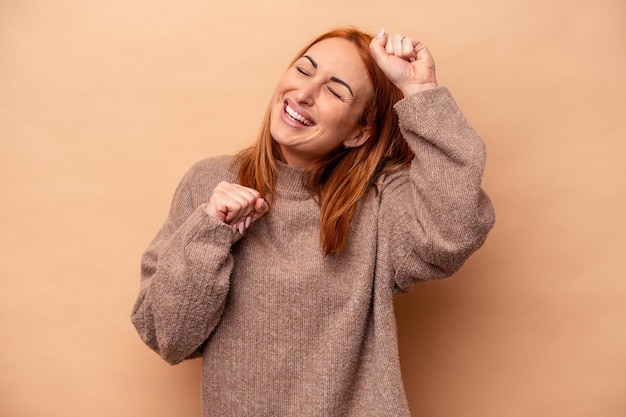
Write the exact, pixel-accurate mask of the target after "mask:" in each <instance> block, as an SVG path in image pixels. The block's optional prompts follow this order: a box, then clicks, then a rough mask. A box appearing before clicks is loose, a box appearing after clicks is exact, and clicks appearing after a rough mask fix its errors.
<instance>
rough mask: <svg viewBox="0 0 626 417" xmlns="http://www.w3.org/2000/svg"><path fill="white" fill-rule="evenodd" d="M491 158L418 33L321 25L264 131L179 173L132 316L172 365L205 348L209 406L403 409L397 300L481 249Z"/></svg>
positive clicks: (293, 410)
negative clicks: (233, 151) (323, 29)
mask: <svg viewBox="0 0 626 417" xmlns="http://www.w3.org/2000/svg"><path fill="white" fill-rule="evenodd" d="M484 163H485V149H484V145H483V143H482V141H481V140H480V138H479V137H478V135H477V134H476V133H475V132H474V130H473V129H472V128H471V126H470V125H469V124H468V122H467V121H466V120H465V118H464V117H463V115H462V114H461V112H460V110H459V109H458V107H457V105H456V104H455V102H454V100H453V98H452V97H451V95H450V93H449V92H448V90H447V89H445V88H443V87H438V86H437V81H436V77H435V68H434V62H433V59H432V57H431V55H430V53H429V52H428V50H427V49H426V48H425V47H424V46H423V45H422V44H421V43H420V42H417V41H414V40H413V39H410V38H408V37H404V36H401V35H388V34H386V33H385V32H384V30H383V31H381V33H379V35H378V36H376V37H375V38H372V36H370V35H368V34H365V33H363V32H360V31H358V30H355V29H351V28H349V29H340V30H334V31H331V32H328V33H325V34H323V35H321V36H320V37H319V38H317V39H315V40H314V41H313V42H311V43H310V44H309V45H307V46H306V47H305V48H304V49H303V50H302V52H301V53H299V54H298V55H297V56H296V59H295V60H294V61H293V63H292V64H291V65H290V66H289V68H288V69H287V70H286V71H285V73H284V75H283V77H282V78H281V80H280V81H279V83H278V85H277V87H276V90H275V92H274V95H273V97H272V99H271V102H270V105H269V107H268V111H267V115H266V119H265V122H264V124H263V126H262V129H261V132H260V135H259V138H258V140H257V142H256V143H255V144H254V145H253V146H252V147H251V148H249V149H246V150H244V151H242V152H241V153H239V154H238V155H236V156H221V157H212V158H208V159H205V160H203V161H200V162H199V163H197V164H196V165H195V166H193V167H192V168H191V169H190V171H189V172H188V173H187V174H186V175H185V177H184V178H183V179H182V181H181V183H180V185H179V186H178V188H177V190H176V193H175V195H174V198H173V202H172V205H171V209H170V213H169V216H168V218H167V220H166V221H165V224H164V225H163V227H162V228H161V230H160V231H159V232H158V234H157V235H156V237H155V238H154V240H153V242H152V243H151V244H150V246H149V247H148V249H147V250H146V252H145V254H144V255H143V258H142V269H141V272H142V279H141V290H140V293H139V297H138V299H137V302H136V304H135V307H134V309H133V313H132V320H133V323H134V325H135V327H136V328H137V331H138V332H139V334H140V336H141V338H142V339H143V340H144V342H145V343H146V344H147V345H148V346H150V347H151V348H152V349H153V350H155V351H156V352H157V353H159V355H161V357H163V358H164V359H165V360H166V361H168V362H169V363H172V364H175V363H178V362H180V361H182V360H185V359H189V358H194V357H198V356H202V358H203V375H202V394H203V415H204V416H205V417H209V416H220V417H223V416H255V417H261V416H298V417H301V416H316V417H319V416H329V417H330V416H337V417H350V416H354V417H357V416H358V417H363V416H376V417H381V416H408V415H409V411H408V406H407V403H406V399H405V395H404V390H403V384H402V379H401V375H400V364H399V360H398V350H397V341H396V324H395V317H394V311H393V296H394V294H397V293H401V292H406V291H408V290H410V288H411V287H412V285H413V284H415V283H416V282H419V281H422V280H429V279H438V278H444V277H447V276H449V275H451V274H453V273H454V272H456V271H457V270H458V269H459V268H460V267H461V265H462V264H463V262H464V261H465V260H466V259H467V258H468V256H470V254H471V253H473V252H474V251H475V250H476V249H477V248H479V247H480V246H481V245H482V243H483V241H484V240H485V238H486V235H487V233H488V231H489V230H490V228H491V227H492V225H493V222H494V212H493V209H492V206H491V204H490V201H489V199H488V198H487V196H486V195H485V194H484V193H483V191H482V190H481V187H480V183H481V178H482V172H483V168H484Z"/></svg>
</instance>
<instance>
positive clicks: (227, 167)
mask: <svg viewBox="0 0 626 417" xmlns="http://www.w3.org/2000/svg"><path fill="white" fill-rule="evenodd" d="M237 168H238V167H237V159H236V158H235V156H232V155H220V156H211V157H208V158H204V159H201V160H199V161H198V162H196V163H195V164H193V165H192V166H191V168H189V170H188V171H187V173H186V174H185V176H184V178H183V182H220V181H228V182H235V181H236V180H237Z"/></svg>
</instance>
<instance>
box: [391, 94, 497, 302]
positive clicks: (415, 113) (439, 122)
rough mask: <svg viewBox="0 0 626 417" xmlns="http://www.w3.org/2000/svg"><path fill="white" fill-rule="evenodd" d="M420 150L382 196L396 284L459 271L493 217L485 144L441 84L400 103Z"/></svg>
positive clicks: (405, 287) (405, 286) (409, 137)
mask: <svg viewBox="0 0 626 417" xmlns="http://www.w3.org/2000/svg"><path fill="white" fill-rule="evenodd" d="M395 109H396V112H397V113H398V119H399V124H400V129H401V131H402V134H403V136H404V138H405V140H406V141H407V143H408V144H409V146H410V147H411V149H412V150H413V152H414V153H415V158H414V160H413V161H412V163H411V167H410V168H409V169H405V170H400V171H397V172H394V173H392V174H391V175H389V176H388V178H387V179H386V180H385V182H384V184H383V190H382V193H381V213H382V216H381V223H382V224H381V225H380V228H379V230H380V233H381V236H382V238H383V245H385V250H386V252H388V253H389V254H390V257H389V259H390V262H391V265H390V266H391V268H392V270H393V276H394V281H395V282H394V283H393V284H394V285H395V286H396V287H397V289H398V290H399V291H401V292H405V291H409V290H410V289H411V287H412V285H413V284H414V283H416V282H417V281H419V280H428V279H438V278H445V277H447V276H450V275H452V274H454V273H455V272H456V271H457V270H458V269H459V268H461V266H462V265H463V263H464V262H465V260H466V259H467V258H468V257H469V256H470V255H471V254H472V253H473V252H474V251H475V250H477V249H478V248H479V247H480V246H481V245H482V244H483V242H484V240H485V238H486V236H487V233H488V232H489V230H490V229H491V227H492V226H493V224H494V221H495V213H494V210H493V207H492V204H491V202H490V200H489V198H488V197H487V195H486V194H485V193H484V192H483V190H482V189H481V180H482V174H483V170H484V166H485V159H486V154H485V146H484V143H483V142H482V140H481V139H480V137H479V136H478V135H477V134H476V132H475V131H474V130H473V129H472V127H471V126H470V125H469V123H468V122H467V120H466V119H465V117H464V116H463V114H462V113H461V111H460V110H459V108H458V107H457V105H456V103H455V101H454V99H453V98H452V96H451V94H450V92H449V91H448V90H447V89H446V88H444V87H439V88H436V89H433V90H428V91H425V92H422V93H420V94H417V95H414V96H411V97H408V98H405V99H403V100H401V101H400V102H398V103H397V104H396V106H395Z"/></svg>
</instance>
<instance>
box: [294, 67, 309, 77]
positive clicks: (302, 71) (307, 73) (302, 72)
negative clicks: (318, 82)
mask: <svg viewBox="0 0 626 417" xmlns="http://www.w3.org/2000/svg"><path fill="white" fill-rule="evenodd" d="M296 69H297V70H298V72H299V73H300V74H302V75H306V76H307V77H310V76H311V73H310V72H308V71H307V70H305V69H304V68H302V67H296Z"/></svg>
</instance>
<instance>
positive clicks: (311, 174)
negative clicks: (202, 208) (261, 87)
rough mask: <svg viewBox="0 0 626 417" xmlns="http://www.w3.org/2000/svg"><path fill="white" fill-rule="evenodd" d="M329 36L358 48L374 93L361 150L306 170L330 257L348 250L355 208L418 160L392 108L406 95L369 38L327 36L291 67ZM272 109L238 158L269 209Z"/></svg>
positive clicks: (245, 180)
mask: <svg viewBox="0 0 626 417" xmlns="http://www.w3.org/2000/svg"><path fill="white" fill-rule="evenodd" d="M328 38H342V39H345V40H348V41H350V42H351V43H352V44H353V45H354V46H355V47H356V49H357V51H358V52H359V55H360V57H361V61H362V62H363V64H364V66H365V68H366V70H367V73H368V76H369V79H370V82H371V83H372V86H373V91H374V93H373V95H372V97H370V99H369V101H368V102H367V104H366V105H365V108H364V110H363V113H362V114H361V116H360V117H359V123H360V124H361V125H362V126H369V127H370V129H371V130H370V137H369V139H368V140H367V141H366V142H365V143H364V144H363V145H361V146H360V147H357V148H345V147H343V146H340V147H338V148H337V149H335V150H334V151H331V152H330V153H328V154H327V155H325V156H323V157H322V158H320V159H319V160H317V161H316V162H315V163H314V164H313V166H312V167H311V168H309V169H307V171H306V173H305V175H304V177H303V181H304V184H305V186H306V187H307V188H308V189H309V190H311V192H312V193H313V195H314V196H315V197H316V200H317V202H318V204H319V205H320V243H321V247H322V250H323V251H324V253H325V254H326V255H328V254H331V253H340V252H341V251H343V249H344V248H345V247H346V244H347V243H348V234H349V233H348V230H349V225H350V221H351V220H352V218H353V217H354V213H355V210H356V206H357V204H358V202H359V201H360V199H361V198H363V196H365V195H366V194H367V192H368V191H370V189H372V187H374V188H375V187H376V182H377V180H378V179H379V177H380V176H381V175H383V174H385V173H387V172H389V171H392V170H395V169H398V168H400V167H403V166H408V165H409V164H410V163H411V160H412V159H413V156H414V155H413V152H412V151H411V149H410V148H409V146H408V145H407V143H406V141H405V140H404V138H403V137H402V135H401V133H400V129H399V126H398V120H397V115H396V113H395V111H394V109H393V105H394V104H395V103H396V102H397V101H398V100H400V99H401V98H402V97H403V96H402V93H401V92H400V90H399V89H398V88H397V87H396V86H395V85H393V83H391V81H389V79H387V77H386V76H385V75H384V74H383V72H382V71H381V70H380V68H378V65H377V64H376V62H375V61H374V59H373V58H372V56H371V53H370V49H369V44H370V42H371V41H372V38H373V37H372V36H371V35H369V34H367V33H364V32H362V31H360V30H358V29H355V28H351V27H350V28H341V29H335V30H332V31H329V32H326V33H324V34H322V35H320V36H319V37H317V38H316V39H314V40H313V41H312V42H310V43H309V44H308V45H307V46H305V47H304V48H303V49H302V50H301V51H300V52H299V53H298V55H296V58H295V59H294V60H293V61H292V64H293V62H295V61H296V60H297V59H298V58H300V57H301V56H303V55H304V53H305V52H306V51H307V50H308V49H309V48H310V47H311V46H313V45H315V44H316V43H318V42H320V41H322V40H324V39H328ZM270 108H271V107H270V106H268V109H267V112H266V114H265V118H264V120H263V124H262V125H261V129H260V132H259V137H258V140H257V141H256V143H255V144H254V145H253V146H251V147H250V148H248V149H245V150H243V151H241V152H240V153H239V154H238V155H237V156H238V162H239V164H240V165H239V181H240V183H241V184H242V185H244V186H246V187H250V188H254V189H256V190H257V191H259V192H260V193H261V195H262V196H264V198H265V199H266V200H268V201H269V202H270V205H271V201H272V199H273V195H274V183H275V177H276V175H277V172H278V169H277V163H276V161H277V160H280V159H281V155H280V150H279V148H278V146H277V144H276V142H275V141H274V140H273V139H272V136H271V134H270Z"/></svg>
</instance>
